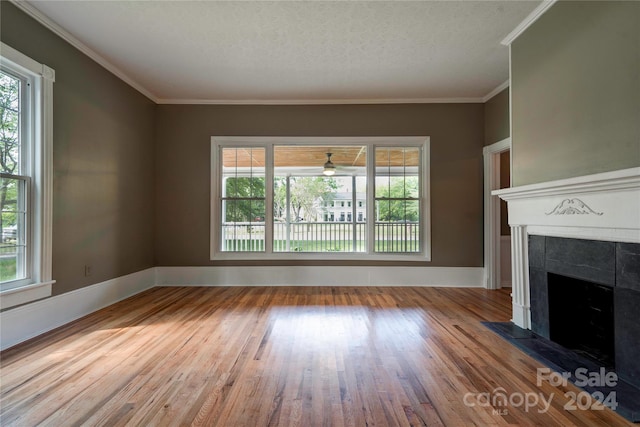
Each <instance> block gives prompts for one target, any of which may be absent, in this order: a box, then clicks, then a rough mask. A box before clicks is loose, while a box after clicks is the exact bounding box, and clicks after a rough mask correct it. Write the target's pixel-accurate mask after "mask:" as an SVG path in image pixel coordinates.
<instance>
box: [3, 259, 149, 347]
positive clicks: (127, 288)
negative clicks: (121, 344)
mask: <svg viewBox="0 0 640 427" xmlns="http://www.w3.org/2000/svg"><path fill="white" fill-rule="evenodd" d="M154 284H155V269H154V268H148V269H146V270H142V271H138V272H136V273H132V274H128V275H126V276H121V277H116V278H115V279H111V280H107V281H104V282H101V283H96V284H95V285H91V286H87V287H84V288H80V289H77V290H75V291H71V292H67V293H65V294H61V295H57V296H54V297H51V298H47V299H43V300H40V301H36V302H33V303H31V304H27V305H23V306H20V307H16V308H13V309H10V310H7V311H3V312H1V313H0V350H4V349H6V348H9V347H11V346H14V345H16V344H18V343H21V342H23V341H26V340H28V339H30V338H33V337H35V336H38V335H40V334H43V333H45V332H48V331H50V330H52V329H55V328H57V327H59V326H62V325H64V324H66V323H69V322H71V321H73V320H76V319H78V318H80V317H82V316H86V315H87V314H90V313H93V312H94V311H97V310H100V309H101V308H104V307H106V306H108V305H111V304H113V303H116V302H118V301H120V300H123V299H125V298H128V297H130V296H132V295H135V294H137V293H139V292H142V291H144V290H147V289H150V288H152V287H153V286H154Z"/></svg>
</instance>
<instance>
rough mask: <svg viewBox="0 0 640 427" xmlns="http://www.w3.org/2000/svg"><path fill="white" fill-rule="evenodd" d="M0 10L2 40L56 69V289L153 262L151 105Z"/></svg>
mask: <svg viewBox="0 0 640 427" xmlns="http://www.w3.org/2000/svg"><path fill="white" fill-rule="evenodd" d="M0 8H1V9H0V15H1V21H0V39H1V40H2V42H3V43H6V44H8V45H9V46H11V47H13V48H15V49H17V50H19V51H21V52H22V53H24V54H25V55H28V56H30V57H31V58H33V59H35V60H36V61H39V62H41V63H44V64H46V65H48V66H50V67H51V68H53V69H55V71H56V82H55V84H54V123H53V132H54V134H53V278H54V279H55V280H56V281H57V282H56V283H55V284H54V285H53V292H54V294H61V293H64V292H68V291H71V290H74V289H78V288H81V287H83V286H87V285H91V284H94V283H98V282H102V281H104V280H108V279H112V278H114V277H118V276H122V275H125V274H129V273H133V272H136V271H139V270H142V269H145V268H148V267H152V266H153V243H154V242H153V231H154V229H153V209H154V204H153V202H154V201H153V191H152V189H153V188H154V183H153V182H154V176H153V174H154V167H153V166H154V165H153V161H154V157H153V151H154V150H153V145H154V138H155V133H154V132H155V127H154V126H155V123H154V119H155V109H156V106H155V104H154V103H153V102H151V101H150V100H148V99H147V98H146V97H144V96H143V95H141V94H140V93H139V92H137V91H136V90H134V89H132V88H131V87H130V86H128V85H127V84H125V83H123V82H122V81H121V80H119V79H118V78H117V77H115V76H114V75H113V74H111V73H110V72H108V71H106V70H105V69H104V68H102V67H101V66H100V65H98V64H97V63H95V62H94V61H92V60H91V59H89V58H88V57H87V56H85V55H84V54H82V53H81V52H79V51H78V50H76V49H75V48H73V47H72V46H71V45H69V44H68V43H66V42H65V41H63V40H62V39H60V38H59V37H57V36H56V35H54V34H53V33H52V32H50V31H49V30H47V29H45V28H44V27H43V26H42V25H40V24H38V23H37V22H36V21H34V20H33V19H31V18H30V17H28V16H27V15H26V14H24V13H23V12H21V11H20V10H18V9H17V8H16V7H15V6H14V5H13V4H11V3H9V2H7V1H2V2H0ZM85 265H91V267H92V274H91V276H90V277H85V269H84V266H85Z"/></svg>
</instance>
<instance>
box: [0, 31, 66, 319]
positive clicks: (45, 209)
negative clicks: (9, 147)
mask: <svg viewBox="0 0 640 427" xmlns="http://www.w3.org/2000/svg"><path fill="white" fill-rule="evenodd" d="M0 47H1V50H0V68H2V70H3V71H5V72H7V73H8V74H11V75H14V76H16V77H18V78H20V79H21V80H23V81H24V82H25V87H26V89H27V90H25V91H24V92H25V93H24V94H23V96H22V100H21V101H22V102H23V103H24V105H22V106H21V120H22V121H23V124H22V132H23V133H22V135H21V140H22V141H21V144H22V145H23V147H21V156H23V155H24V151H22V149H23V148H26V150H25V151H26V156H27V157H26V159H24V160H23V159H21V162H22V163H23V165H25V164H26V165H27V169H26V170H23V171H21V172H20V175H22V178H24V179H25V186H26V195H25V197H26V200H25V203H26V205H27V218H26V220H25V223H26V233H27V235H26V245H27V250H26V254H25V264H26V277H25V278H23V279H16V280H12V281H7V282H3V283H0V297H2V298H0V309H5V308H9V307H13V306H16V305H19V304H24V303H27V302H30V301H34V300H37V299H41V298H46V297H49V296H51V294H52V289H51V288H52V284H53V283H55V281H54V280H52V278H51V259H52V202H53V201H52V190H53V187H52V175H53V153H52V146H53V83H54V82H55V71H54V70H53V69H52V68H50V67H48V66H47V65H44V64H41V63H39V62H37V61H35V60H33V59H31V58H30V57H28V56H26V55H24V54H22V53H21V52H19V51H18V50H16V49H14V48H12V47H11V46H9V45H7V44H5V43H1V45H0Z"/></svg>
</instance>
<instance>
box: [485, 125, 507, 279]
mask: <svg viewBox="0 0 640 427" xmlns="http://www.w3.org/2000/svg"><path fill="white" fill-rule="evenodd" d="M483 154H484V286H485V287H486V288H487V289H500V288H502V287H510V286H511V236H510V234H511V229H510V227H509V222H508V212H507V207H506V203H505V202H504V201H502V200H500V198H499V197H498V196H494V195H492V194H491V192H492V191H493V190H498V189H501V188H507V187H510V185H511V184H510V183H511V138H506V139H503V140H502V141H499V142H496V143H495V144H492V145H489V146H487V147H484V150H483Z"/></svg>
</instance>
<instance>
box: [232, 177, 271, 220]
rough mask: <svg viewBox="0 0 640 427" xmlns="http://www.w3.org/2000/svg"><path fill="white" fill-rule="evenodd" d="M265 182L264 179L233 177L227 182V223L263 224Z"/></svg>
mask: <svg viewBox="0 0 640 427" xmlns="http://www.w3.org/2000/svg"><path fill="white" fill-rule="evenodd" d="M264 186H265V180H264V178H262V177H231V178H227V179H226V180H225V194H226V197H229V198H234V199H239V200H227V201H226V209H225V221H226V222H262V221H264V217H265V206H264V197H265V188H264Z"/></svg>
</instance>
